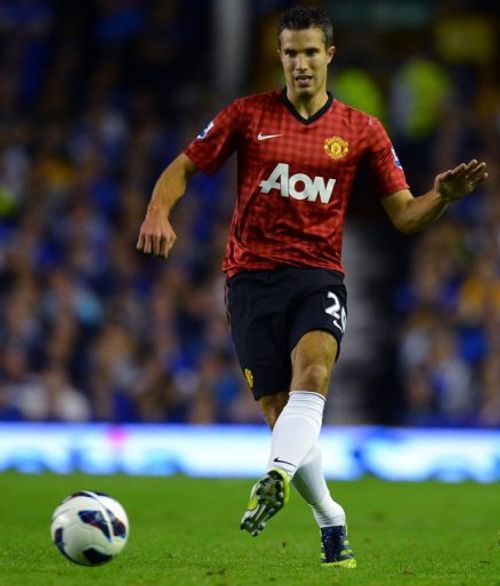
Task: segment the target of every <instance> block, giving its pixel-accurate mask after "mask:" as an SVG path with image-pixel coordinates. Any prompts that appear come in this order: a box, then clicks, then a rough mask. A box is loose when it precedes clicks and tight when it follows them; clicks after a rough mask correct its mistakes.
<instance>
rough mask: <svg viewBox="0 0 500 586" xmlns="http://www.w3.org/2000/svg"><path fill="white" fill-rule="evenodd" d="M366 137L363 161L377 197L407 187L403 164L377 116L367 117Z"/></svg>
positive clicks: (382, 196)
mask: <svg viewBox="0 0 500 586" xmlns="http://www.w3.org/2000/svg"><path fill="white" fill-rule="evenodd" d="M366 139H367V152H366V156H365V161H366V163H367V167H368V173H369V175H370V179H371V181H372V182H373V184H374V187H375V191H376V193H377V195H378V197H379V198H380V199H382V198H384V197H387V196H389V195H392V194H393V193H395V192H396V191H400V190H401V189H408V182H407V181H406V176H405V172H404V170H403V166H402V165H401V163H400V161H399V159H398V156H397V154H396V151H395V149H394V147H393V145H392V143H391V140H390V139H389V137H388V135H387V132H386V131H385V129H384V127H383V126H382V124H381V123H380V121H379V120H378V119H377V118H373V117H370V118H369V120H368V128H367V137H366Z"/></svg>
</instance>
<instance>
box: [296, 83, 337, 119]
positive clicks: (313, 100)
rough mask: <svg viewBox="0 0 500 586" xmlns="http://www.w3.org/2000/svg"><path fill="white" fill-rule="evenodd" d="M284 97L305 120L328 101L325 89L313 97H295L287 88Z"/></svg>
mask: <svg viewBox="0 0 500 586" xmlns="http://www.w3.org/2000/svg"><path fill="white" fill-rule="evenodd" d="M286 96H287V98H288V100H289V101H290V103H291V104H292V105H293V107H294V108H295V109H296V110H297V112H298V113H299V114H300V115H301V116H302V118H305V119H307V118H311V116H314V114H316V112H319V111H320V110H321V108H323V106H324V105H325V104H326V102H327V101H328V93H327V91H326V89H325V90H324V91H320V92H318V93H317V94H314V95H313V96H297V95H295V94H294V93H293V92H291V91H290V90H289V89H288V88H287V90H286Z"/></svg>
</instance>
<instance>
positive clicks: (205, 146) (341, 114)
mask: <svg viewBox="0 0 500 586" xmlns="http://www.w3.org/2000/svg"><path fill="white" fill-rule="evenodd" d="M234 151H236V152H237V154H238V197H237V200H236V205H235V208H234V213H233V218H232V222H231V228H230V233H229V239H228V243H227V247H226V254H225V257H224V262H223V265H222V269H223V270H224V271H225V272H226V274H227V275H228V276H232V275H234V274H236V273H238V272H240V271H244V270H255V269H274V268H277V267H279V266H283V265H294V266H298V267H321V268H327V269H332V270H336V271H340V272H343V267H342V263H341V252H342V236H343V230H344V218H345V212H346V208H347V204H348V200H349V194H350V191H351V187H352V183H353V179H354V176H355V173H356V171H357V169H358V167H359V165H361V164H362V163H365V164H366V165H367V168H368V170H369V172H370V175H371V177H372V183H373V191H374V193H375V194H376V195H378V197H380V198H382V197H385V196H388V195H391V194H393V193H395V192H396V191H399V190H400V189H405V188H407V187H408V184H407V182H406V179H405V175H404V172H403V169H402V167H401V164H400V163H399V161H398V159H397V156H396V154H395V152H394V149H393V147H392V144H391V142H390V140H389V137H388V136H387V134H386V132H385V130H384V128H383V127H382V125H381V123H380V122H379V121H378V120H377V119H376V118H374V117H373V116H369V115H368V114H365V113H363V112H360V111H359V110H356V109H354V108H351V107H349V106H347V105H346V104H343V103H342V102H339V101H338V100H336V99H333V98H332V96H331V95H329V97H328V101H327V103H326V104H325V106H324V107H323V108H322V109H321V110H320V111H319V112H317V113H316V114H315V115H314V116H313V117H311V118H309V119H304V118H303V117H302V116H300V114H299V113H298V112H297V110H296V109H295V108H294V106H293V105H292V104H291V102H290V101H289V100H288V98H287V97H286V92H285V91H284V90H283V91H282V92H280V91H271V92H266V93H263V94H256V95H252V96H248V97H245V98H240V99H236V100H234V101H233V102H232V103H231V104H230V105H229V106H227V107H226V108H224V109H223V110H222V111H221V112H220V113H219V114H218V115H217V116H216V118H215V119H214V120H213V121H212V122H210V124H209V125H208V126H207V127H206V128H205V130H204V131H203V132H202V133H201V134H200V135H199V136H198V137H197V138H196V139H195V140H194V141H193V142H192V143H191V144H190V145H189V146H188V147H187V148H186V149H185V151H184V152H185V154H186V155H187V156H188V157H189V158H190V159H191V160H192V161H193V163H194V164H195V165H196V167H197V168H199V169H201V170H202V171H204V172H206V173H209V174H211V173H215V172H216V171H217V170H218V169H219V168H220V167H221V165H222V164H223V163H224V161H225V160H226V159H227V158H228V157H229V156H230V155H231V154H232V153H233V152H234Z"/></svg>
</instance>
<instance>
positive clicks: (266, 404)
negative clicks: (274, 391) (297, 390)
mask: <svg viewBox="0 0 500 586" xmlns="http://www.w3.org/2000/svg"><path fill="white" fill-rule="evenodd" d="M287 400H288V393H286V396H285V395H284V394H283V393H281V394H278V395H268V396H265V397H262V398H261V399H260V400H259V404H260V407H261V409H262V412H263V414H264V417H265V419H266V421H267V423H268V424H269V427H270V428H271V429H273V427H274V425H275V423H276V420H277V419H278V417H279V416H280V413H281V412H282V411H283V407H284V406H285V405H286V401H287Z"/></svg>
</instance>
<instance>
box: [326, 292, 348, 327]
mask: <svg viewBox="0 0 500 586" xmlns="http://www.w3.org/2000/svg"><path fill="white" fill-rule="evenodd" d="M328 299H333V305H330V307H327V308H326V309H325V313H328V314H329V315H331V316H332V317H333V325H334V326H336V327H337V328H338V329H339V330H340V331H341V332H342V333H344V332H345V325H346V321H347V314H346V311H345V307H342V305H341V304H340V301H339V298H338V297H337V296H336V295H335V293H332V292H331V291H329V292H328Z"/></svg>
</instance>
